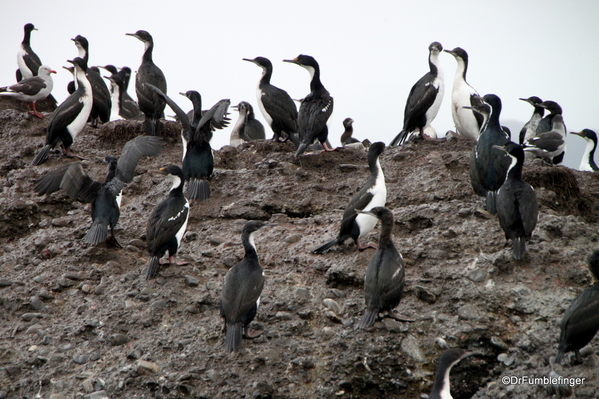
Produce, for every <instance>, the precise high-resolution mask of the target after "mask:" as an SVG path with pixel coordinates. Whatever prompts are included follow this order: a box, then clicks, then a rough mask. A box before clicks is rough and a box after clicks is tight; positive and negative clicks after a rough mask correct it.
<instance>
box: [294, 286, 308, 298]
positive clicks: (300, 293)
mask: <svg viewBox="0 0 599 399" xmlns="http://www.w3.org/2000/svg"><path fill="white" fill-rule="evenodd" d="M295 297H296V298H304V299H307V298H310V290H309V289H308V288H306V287H297V288H296V289H295Z"/></svg>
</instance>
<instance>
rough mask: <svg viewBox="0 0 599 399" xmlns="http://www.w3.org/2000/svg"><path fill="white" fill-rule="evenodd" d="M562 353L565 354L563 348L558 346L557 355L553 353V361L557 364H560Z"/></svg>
mask: <svg viewBox="0 0 599 399" xmlns="http://www.w3.org/2000/svg"><path fill="white" fill-rule="evenodd" d="M564 354H565V353H564V350H563V349H561V348H560V349H559V350H558V351H557V355H555V363H557V364H561V362H562V359H563V358H564Z"/></svg>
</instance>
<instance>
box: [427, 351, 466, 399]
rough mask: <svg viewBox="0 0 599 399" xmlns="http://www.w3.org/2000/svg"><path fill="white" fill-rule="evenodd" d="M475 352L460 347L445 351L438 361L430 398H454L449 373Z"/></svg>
mask: <svg viewBox="0 0 599 399" xmlns="http://www.w3.org/2000/svg"><path fill="white" fill-rule="evenodd" d="M475 354H476V353H475V352H469V351H467V350H464V349H459V348H452V349H447V350H446V351H445V352H443V354H442V355H441V357H440V358H439V362H438V363H437V372H436V373H435V382H434V384H433V389H432V390H431V393H430V395H429V396H428V398H429V399H452V398H453V396H451V392H450V383H449V373H450V372H451V369H452V367H453V366H455V365H456V364H458V363H459V362H460V361H461V360H462V359H464V358H466V357H468V356H472V355H475Z"/></svg>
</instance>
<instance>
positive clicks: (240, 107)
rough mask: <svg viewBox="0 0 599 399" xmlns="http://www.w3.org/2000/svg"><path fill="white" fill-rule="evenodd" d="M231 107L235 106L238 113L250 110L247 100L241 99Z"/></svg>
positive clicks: (245, 112)
mask: <svg viewBox="0 0 599 399" xmlns="http://www.w3.org/2000/svg"><path fill="white" fill-rule="evenodd" d="M231 108H236V109H237V111H239V113H240V114H247V113H249V112H250V111H252V106H251V104H250V103H248V102H247V101H241V102H240V103H239V104H237V105H234V106H232V107H231Z"/></svg>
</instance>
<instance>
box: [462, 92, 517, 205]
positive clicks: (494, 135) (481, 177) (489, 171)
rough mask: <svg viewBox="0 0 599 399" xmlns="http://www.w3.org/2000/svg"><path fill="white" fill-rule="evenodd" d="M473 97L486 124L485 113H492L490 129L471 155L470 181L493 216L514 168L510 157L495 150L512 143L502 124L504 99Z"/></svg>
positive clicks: (483, 133)
mask: <svg viewBox="0 0 599 399" xmlns="http://www.w3.org/2000/svg"><path fill="white" fill-rule="evenodd" d="M479 100H480V97H473V103H474V105H473V106H472V111H474V112H476V113H477V114H478V115H480V119H481V121H483V122H482V123H485V122H484V119H485V114H486V113H487V112H490V114H489V117H488V120H487V121H486V126H485V127H484V130H483V131H482V133H481V134H480V136H479V137H478V139H477V141H476V144H475V146H474V149H473V151H472V155H471V156H470V182H471V183H472V188H473V189H474V192H475V193H476V194H477V195H481V196H482V195H484V196H485V197H486V208H487V211H488V212H490V213H491V214H495V213H496V198H497V190H499V188H500V187H501V185H502V184H503V182H504V181H505V177H506V175H507V170H508V168H509V167H510V157H509V156H508V155H507V154H506V153H505V152H501V151H497V150H496V149H494V148H493V146H494V145H499V146H504V145H506V144H507V143H508V142H509V141H510V137H509V135H508V134H507V133H506V132H505V130H503V128H502V127H501V124H500V123H499V115H500V113H501V100H500V99H499V97H497V96H496V95H495V94H487V95H485V96H484V97H482V100H483V101H482V102H480V101H479Z"/></svg>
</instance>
